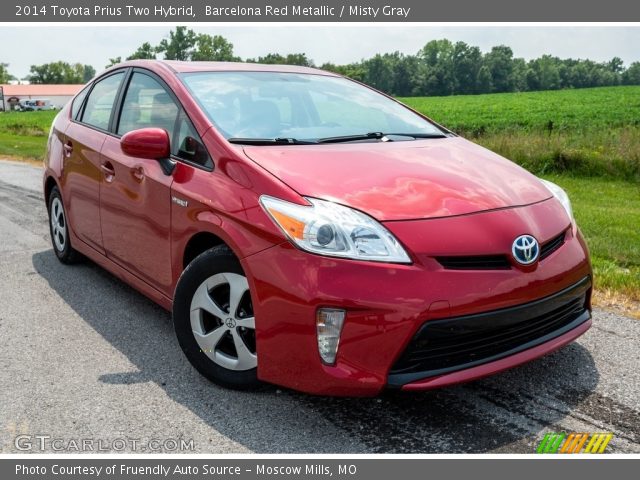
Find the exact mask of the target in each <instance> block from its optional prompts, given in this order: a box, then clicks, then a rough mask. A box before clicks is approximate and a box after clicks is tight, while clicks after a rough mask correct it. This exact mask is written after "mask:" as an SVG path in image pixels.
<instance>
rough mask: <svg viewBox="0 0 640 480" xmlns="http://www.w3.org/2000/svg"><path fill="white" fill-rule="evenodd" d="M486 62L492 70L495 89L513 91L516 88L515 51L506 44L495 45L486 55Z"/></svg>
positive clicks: (497, 90)
mask: <svg viewBox="0 0 640 480" xmlns="http://www.w3.org/2000/svg"><path fill="white" fill-rule="evenodd" d="M484 64H485V65H486V66H487V67H488V68H489V71H490V72H491V81H492V85H493V91H495V92H511V91H513V90H514V87H513V84H512V83H511V82H512V80H513V77H512V75H513V51H512V50H511V48H509V47H507V46H505V45H498V46H497V47H493V48H492V49H491V51H490V52H489V53H487V54H486V55H485V58H484Z"/></svg>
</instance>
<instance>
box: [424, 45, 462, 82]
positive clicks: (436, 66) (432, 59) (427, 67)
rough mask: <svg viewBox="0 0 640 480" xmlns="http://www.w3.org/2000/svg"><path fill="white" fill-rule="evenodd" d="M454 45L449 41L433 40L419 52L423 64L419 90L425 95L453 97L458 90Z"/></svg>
mask: <svg viewBox="0 0 640 480" xmlns="http://www.w3.org/2000/svg"><path fill="white" fill-rule="evenodd" d="M453 52H454V48H453V44H452V43H451V41H449V40H447V39H442V40H432V41H430V42H429V43H427V44H426V45H425V46H424V47H423V48H422V49H421V50H420V51H419V52H418V57H419V58H420V60H421V63H422V71H421V73H420V76H419V82H420V85H419V90H420V91H421V93H422V94H423V95H451V94H452V93H454V92H455V90H456V85H455V77H454V68H453V64H454V61H453Z"/></svg>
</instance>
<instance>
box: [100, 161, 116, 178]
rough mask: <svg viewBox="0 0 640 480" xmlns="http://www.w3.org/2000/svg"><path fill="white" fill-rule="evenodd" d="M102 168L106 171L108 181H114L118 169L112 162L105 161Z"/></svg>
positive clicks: (105, 175)
mask: <svg viewBox="0 0 640 480" xmlns="http://www.w3.org/2000/svg"><path fill="white" fill-rule="evenodd" d="M100 170H102V171H103V172H104V177H105V180H106V181H107V182H111V181H113V177H115V176H116V171H115V169H114V168H113V165H111V163H110V162H107V163H103V164H102V165H100Z"/></svg>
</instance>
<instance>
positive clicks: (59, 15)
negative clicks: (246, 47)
mask: <svg viewBox="0 0 640 480" xmlns="http://www.w3.org/2000/svg"><path fill="white" fill-rule="evenodd" d="M634 21H636V22H637V21H640V3H639V2H633V1H629V0H610V1H608V2H600V1H596V0H582V1H580V2H577V1H575V0H536V1H535V2H532V1H522V0H520V1H514V0H483V1H478V0H457V1H455V2H439V1H435V0H422V1H420V0H394V1H391V0H358V1H345V0H322V1H312V0H267V1H266V2H260V1H257V0H250V1H247V0H243V1H239V0H209V1H208V0H186V1H166V0H136V1H135V2H134V1H132V0H108V1H104V2H103V1H99V0H89V1H88V0H68V1H65V2H60V1H55V0H53V1H52V0H49V1H46V0H45V1H42V0H32V1H26V0H16V1H15V2H3V3H1V4H0V22H62V23H69V22H137V23H141V22H167V23H176V22H216V23H219V22H634Z"/></svg>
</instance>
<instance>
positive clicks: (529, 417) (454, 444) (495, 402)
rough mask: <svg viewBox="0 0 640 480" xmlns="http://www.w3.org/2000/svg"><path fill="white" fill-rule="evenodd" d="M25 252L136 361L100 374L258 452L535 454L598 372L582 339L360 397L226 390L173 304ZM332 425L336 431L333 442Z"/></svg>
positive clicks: (46, 255) (91, 269)
mask: <svg viewBox="0 0 640 480" xmlns="http://www.w3.org/2000/svg"><path fill="white" fill-rule="evenodd" d="M32 262H33V266H34V268H35V270H36V272H37V273H38V274H39V275H40V276H41V277H42V278H44V279H45V280H46V281H47V282H48V284H49V286H50V287H51V288H52V289H53V290H54V291H55V292H56V293H57V294H58V295H59V296H60V297H61V298H62V299H63V300H64V301H65V302H66V303H67V304H68V305H69V306H70V307H71V308H72V309H73V310H74V311H75V312H76V313H77V314H78V315H79V316H80V317H81V318H82V319H83V321H85V322H86V323H87V324H88V325H90V326H91V327H92V328H93V329H94V330H95V331H96V332H97V333H98V334H100V335H101V336H102V337H103V338H104V339H105V340H107V341H108V342H109V343H110V344H111V345H112V346H113V347H115V348H116V349H117V350H118V351H120V352H121V353H122V354H124V355H125V356H126V357H127V358H128V360H129V361H130V362H131V363H132V364H133V365H134V366H135V367H136V368H137V369H138V371H137V372H122V373H105V374H103V375H101V376H100V377H99V378H98V379H97V380H98V381H99V382H102V383H106V384H117V385H123V384H125V385H126V384H138V383H145V382H153V383H155V384H157V385H159V386H161V388H162V389H163V390H164V391H165V392H166V394H167V395H168V396H169V397H170V398H171V399H172V400H173V401H175V402H177V403H179V404H180V405H182V406H184V407H186V408H188V409H189V410H190V411H191V412H193V413H194V414H196V415H197V416H198V417H199V418H200V419H201V420H202V422H204V423H205V424H206V425H209V426H210V427H211V428H213V429H215V430H216V431H218V432H219V433H220V434H222V435H224V436H226V437H228V438H229V439H231V440H233V441H235V442H237V443H238V444H241V445H243V446H244V447H246V448H248V449H250V450H252V451H255V452H259V453H295V452H302V453H358V452H378V453H445V452H446V453H452V452H476V453H481V452H488V451H516V452H522V453H532V452H533V451H534V450H533V449H534V448H535V446H534V445H535V443H536V442H539V441H540V432H541V431H542V430H543V429H544V428H552V427H553V426H554V425H555V424H557V422H560V421H561V420H562V419H563V418H565V417H566V416H568V415H569V414H570V413H571V412H573V411H574V410H576V409H579V408H580V405H581V403H582V402H583V401H585V400H586V399H587V398H588V397H590V396H592V395H596V393H595V388H596V385H597V384H598V379H599V376H598V371H597V369H596V367H595V364H594V361H593V358H592V356H591V354H590V352H589V351H588V350H587V349H585V348H584V347H583V346H581V345H580V344H578V343H573V344H571V345H569V346H567V347H565V348H564V349H562V350H560V351H558V352H556V353H553V354H550V355H548V356H546V357H543V358H541V359H539V360H536V361H534V362H530V363H528V364H526V365H524V366H521V367H519V368H516V369H513V370H510V371H508V372H505V373H502V374H499V375H496V376H493V377H490V378H487V379H484V380H481V381H477V382H473V383H469V384H466V385H462V386H457V387H453V388H445V389H440V390H435V391H431V392H422V393H401V392H386V393H384V394H382V395H381V396H380V397H378V398H365V399H359V398H326V397H314V396H309V395H305V394H300V393H296V392H292V391H288V390H286V389H278V388H277V387H271V386H265V388H264V389H263V390H261V391H257V392H237V391H231V390H225V389H223V388H220V387H218V386H216V385H214V384H212V383H210V382H208V381H207V380H205V379H204V378H202V377H201V376H200V375H199V374H198V373H197V372H196V371H195V370H194V369H193V368H192V367H191V366H190V364H189V363H188V362H187V360H186V359H185V357H184V356H183V354H182V351H181V350H180V347H179V345H178V343H177V341H176V339H175V336H174V332H173V326H172V323H171V316H170V314H169V313H168V312H166V311H165V310H163V309H162V308H160V307H158V306H157V305H155V304H154V303H152V302H151V301H150V300H148V299H146V298H145V297H143V296H142V295H141V294H139V293H137V292H136V291H135V290H133V289H132V288H130V287H128V286H127V285H126V284H124V283H122V282H121V281H119V280H118V279H116V278H115V277H113V276H112V275H110V274H109V273H107V272H106V271H104V270H103V269H101V268H99V267H98V266H96V265H95V264H93V263H91V262H86V263H84V264H80V265H75V266H72V267H69V266H65V265H62V264H60V263H59V262H58V261H57V259H56V258H55V255H54V254H53V252H52V251H51V250H47V251H43V252H38V253H35V254H34V255H33V256H32ZM336 431H337V432H340V434H343V435H341V436H342V437H343V438H341V439H340V441H336V438H335V432H336ZM185 433H186V434H188V432H185ZM200 448H202V449H203V450H204V451H206V450H207V446H206V445H205V446H200ZM212 448H213V447H212ZM338 448H340V449H341V450H340V451H336V449H338Z"/></svg>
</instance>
